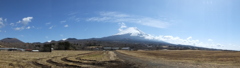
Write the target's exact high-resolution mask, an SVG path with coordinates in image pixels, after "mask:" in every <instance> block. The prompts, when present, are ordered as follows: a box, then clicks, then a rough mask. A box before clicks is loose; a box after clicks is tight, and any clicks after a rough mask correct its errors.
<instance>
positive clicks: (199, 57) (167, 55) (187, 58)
mask: <svg viewBox="0 0 240 68" xmlns="http://www.w3.org/2000/svg"><path fill="white" fill-rule="evenodd" d="M119 52H122V53H125V54H128V55H132V56H136V57H142V58H144V59H145V58H154V59H160V60H170V61H175V62H178V61H180V62H190V63H201V64H202V63H205V64H219V65H229V66H233V65H234V66H240V52H233V51H200V50H162V51H119Z"/></svg>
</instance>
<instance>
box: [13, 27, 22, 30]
mask: <svg viewBox="0 0 240 68" xmlns="http://www.w3.org/2000/svg"><path fill="white" fill-rule="evenodd" d="M23 29H24V27H16V28H14V30H23Z"/></svg>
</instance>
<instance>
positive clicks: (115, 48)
mask: <svg viewBox="0 0 240 68" xmlns="http://www.w3.org/2000/svg"><path fill="white" fill-rule="evenodd" d="M119 49H120V48H119V47H112V50H119Z"/></svg>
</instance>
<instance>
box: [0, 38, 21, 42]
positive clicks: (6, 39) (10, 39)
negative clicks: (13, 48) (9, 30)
mask: <svg viewBox="0 0 240 68" xmlns="http://www.w3.org/2000/svg"><path fill="white" fill-rule="evenodd" d="M0 41H1V42H5V43H24V42H22V41H20V40H18V39H17V38H4V39H2V40H0Z"/></svg>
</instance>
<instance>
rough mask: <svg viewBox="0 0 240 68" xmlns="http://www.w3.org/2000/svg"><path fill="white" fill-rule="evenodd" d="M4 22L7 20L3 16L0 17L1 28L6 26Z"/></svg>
mask: <svg viewBox="0 0 240 68" xmlns="http://www.w3.org/2000/svg"><path fill="white" fill-rule="evenodd" d="M4 22H6V21H4V20H3V18H1V17H0V28H2V27H3V26H4Z"/></svg>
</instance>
